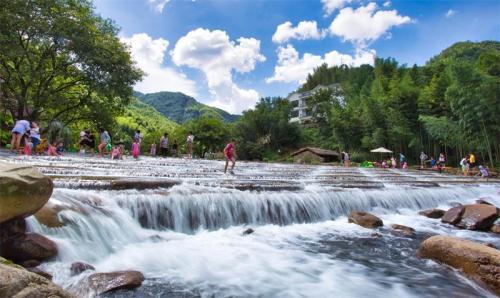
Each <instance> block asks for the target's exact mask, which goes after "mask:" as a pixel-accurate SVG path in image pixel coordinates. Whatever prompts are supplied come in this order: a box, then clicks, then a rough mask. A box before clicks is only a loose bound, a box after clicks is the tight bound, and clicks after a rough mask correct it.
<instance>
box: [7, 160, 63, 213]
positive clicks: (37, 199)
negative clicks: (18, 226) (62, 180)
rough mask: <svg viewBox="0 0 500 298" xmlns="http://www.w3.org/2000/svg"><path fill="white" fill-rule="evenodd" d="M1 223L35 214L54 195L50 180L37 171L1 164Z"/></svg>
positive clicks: (30, 168) (27, 167)
mask: <svg viewBox="0 0 500 298" xmlns="http://www.w3.org/2000/svg"><path fill="white" fill-rule="evenodd" d="M0 189H1V190H2V191H0V223H3V222H6V221H8V220H11V219H15V218H23V217H26V216H29V215H31V214H34V213H35V212H37V211H38V210H40V208H42V207H43V205H45V203H47V201H48V200H49V198H50V196H51V195H52V189H53V184H52V180H50V178H48V177H46V176H44V175H42V174H41V173H40V172H38V170H37V169H35V168H33V167H29V166H19V165H14V164H10V163H5V162H0Z"/></svg>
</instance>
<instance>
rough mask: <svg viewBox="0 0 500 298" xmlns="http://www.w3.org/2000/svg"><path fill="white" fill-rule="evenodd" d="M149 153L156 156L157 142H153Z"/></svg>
mask: <svg viewBox="0 0 500 298" xmlns="http://www.w3.org/2000/svg"><path fill="white" fill-rule="evenodd" d="M149 154H150V155H151V156H153V157H154V156H156V144H155V143H153V144H151V150H150V151H149Z"/></svg>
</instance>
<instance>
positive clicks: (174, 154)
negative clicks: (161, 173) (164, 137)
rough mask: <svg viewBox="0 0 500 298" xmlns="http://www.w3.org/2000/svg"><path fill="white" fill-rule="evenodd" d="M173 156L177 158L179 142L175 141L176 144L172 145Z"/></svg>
mask: <svg viewBox="0 0 500 298" xmlns="http://www.w3.org/2000/svg"><path fill="white" fill-rule="evenodd" d="M172 156H175V157H177V141H174V144H173V145H172Z"/></svg>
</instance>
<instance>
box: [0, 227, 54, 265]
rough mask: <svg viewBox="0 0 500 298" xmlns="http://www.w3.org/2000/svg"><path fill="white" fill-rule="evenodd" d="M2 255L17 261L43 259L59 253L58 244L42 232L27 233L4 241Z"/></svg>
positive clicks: (1, 248)
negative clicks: (41, 233)
mask: <svg viewBox="0 0 500 298" xmlns="http://www.w3.org/2000/svg"><path fill="white" fill-rule="evenodd" d="M0 255H1V256H3V257H5V258H8V259H11V260H13V261H14V262H16V263H21V262H24V261H27V260H38V261H43V260H47V259H50V258H52V257H54V256H56V255H57V245H56V244H55V243H54V242H53V241H52V240H50V239H48V238H46V237H44V236H42V235H40V234H36V233H27V234H24V235H22V236H18V237H13V238H10V239H8V240H7V241H6V242H4V243H2V246H1V247H0Z"/></svg>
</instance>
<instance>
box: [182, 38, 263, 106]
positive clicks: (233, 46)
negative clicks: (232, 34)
mask: <svg viewBox="0 0 500 298" xmlns="http://www.w3.org/2000/svg"><path fill="white" fill-rule="evenodd" d="M172 60H173V62H174V63H175V64H176V65H179V66H181V65H183V66H188V67H191V68H195V69H199V70H201V71H203V73H204V74H205V76H206V78H207V82H208V89H209V91H210V93H211V94H212V96H213V101H212V102H211V103H210V104H211V105H213V106H216V107H219V108H222V109H225V110H227V111H229V112H232V113H240V112H242V111H243V110H245V109H248V108H250V107H253V106H254V105H255V103H256V102H257V100H258V99H259V94H258V93H257V91H255V90H253V89H243V88H240V87H239V86H237V85H236V84H235V83H234V82H233V78H232V74H233V72H238V73H247V72H250V71H252V70H253V69H254V68H255V65H256V64H257V63H258V62H261V61H265V57H264V56H263V55H261V54H260V41H259V40H257V39H254V38H244V37H241V38H239V39H238V40H237V42H234V41H231V40H230V38H229V36H228V35H227V33H226V32H225V31H221V30H213V31H210V30H207V29H203V28H198V29H196V30H193V31H190V32H189V33H188V34H186V35H185V36H183V37H181V38H180V39H179V40H178V41H177V43H176V45H175V48H174V50H173V51H172Z"/></svg>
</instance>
